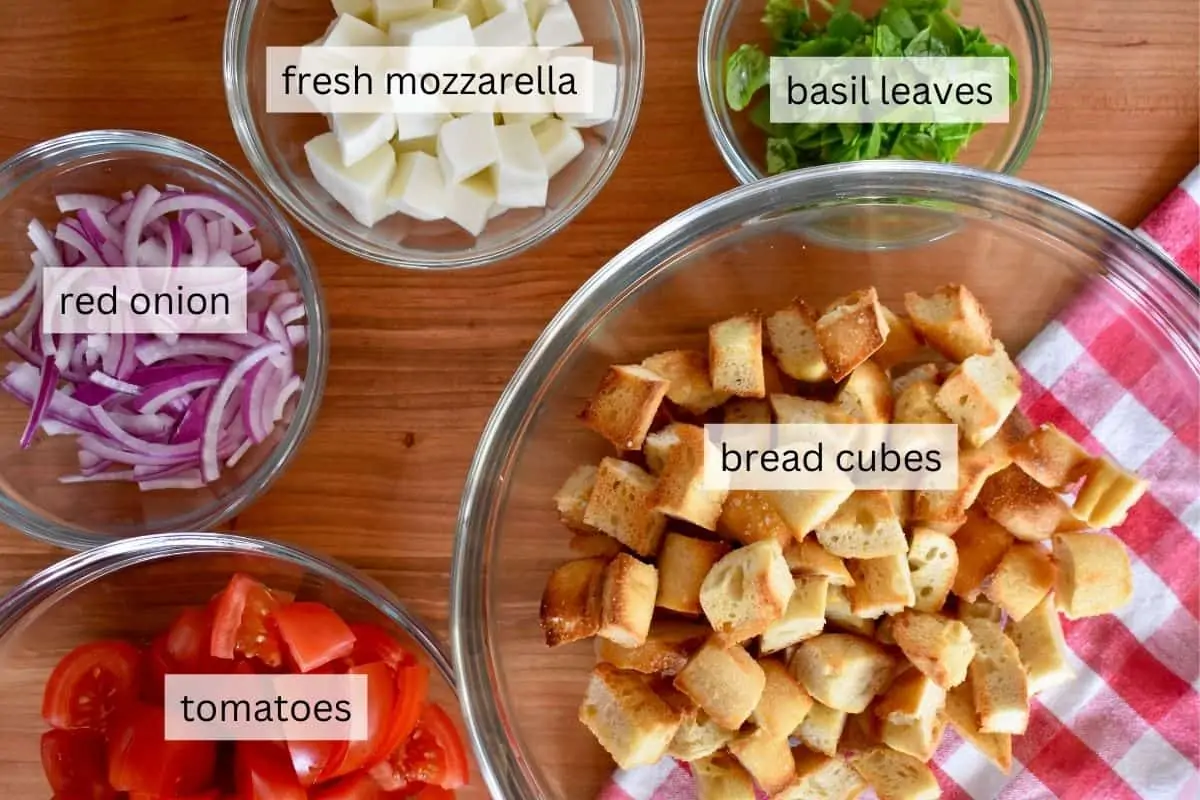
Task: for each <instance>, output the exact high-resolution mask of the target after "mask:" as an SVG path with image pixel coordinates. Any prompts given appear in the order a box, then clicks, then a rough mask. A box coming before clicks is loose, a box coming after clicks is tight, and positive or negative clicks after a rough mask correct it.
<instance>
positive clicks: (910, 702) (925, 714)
mask: <svg viewBox="0 0 1200 800" xmlns="http://www.w3.org/2000/svg"><path fill="white" fill-rule="evenodd" d="M945 703H946V690H945V689H943V688H942V687H941V686H938V685H937V683H936V682H934V680H933V679H932V678H930V677H929V676H928V675H926V674H925V673H923V672H921V671H920V670H917V669H909V670H906V671H905V672H904V673H903V674H902V675H900V676H899V677H898V678H896V680H894V681H892V685H891V686H890V687H888V690H887V692H886V693H885V694H884V695H883V697H881V698H880V699H879V702H878V703H876V704H875V715H876V716H877V717H879V718H880V719H882V720H884V721H885V722H893V723H896V724H898V725H907V724H910V723H913V722H919V721H920V720H932V719H934V718H935V717H937V715H938V714H939V713H941V710H942V706H943V705H945Z"/></svg>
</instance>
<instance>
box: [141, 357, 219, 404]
mask: <svg viewBox="0 0 1200 800" xmlns="http://www.w3.org/2000/svg"><path fill="white" fill-rule="evenodd" d="M226 371H227V370H225V369H222V368H220V367H213V368H212V369H207V370H206V369H203V368H200V369H197V370H196V371H195V372H194V373H193V374H192V376H190V377H187V378H177V379H175V380H171V381H163V382H162V383H156V384H153V385H151V386H148V387H146V389H145V391H144V392H143V393H142V395H141V396H140V397H138V398H137V399H136V400H134V401H133V403H132V404H131V405H130V407H131V408H132V409H133V410H134V411H138V412H141V413H143V414H154V413H156V412H158V411H159V410H160V409H162V408H163V406H165V405H167V404H168V403H171V402H173V401H175V400H177V399H179V398H181V397H184V396H190V395H192V394H194V393H195V392H198V391H200V390H201V389H207V388H208V387H209V386H216V385H217V384H218V383H220V382H221V378H222V377H224V375H225V373H226Z"/></svg>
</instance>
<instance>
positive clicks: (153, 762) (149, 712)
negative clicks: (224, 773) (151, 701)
mask: <svg viewBox="0 0 1200 800" xmlns="http://www.w3.org/2000/svg"><path fill="white" fill-rule="evenodd" d="M165 727H166V715H165V712H164V711H163V710H162V709H161V708H157V707H155V706H149V705H138V706H134V707H132V708H130V709H129V710H128V711H127V712H125V713H123V714H121V716H120V718H119V719H118V720H117V723H116V724H115V725H114V726H113V730H112V731H111V733H110V736H109V742H108V782H109V783H110V784H111V785H112V786H113V788H115V789H118V790H120V791H126V792H146V793H157V794H159V795H163V796H167V797H174V796H177V795H187V794H190V793H195V792H199V791H201V790H204V789H207V788H208V787H209V785H210V784H211V783H212V782H213V778H214V773H215V771H216V765H217V746H216V742H169V741H167V740H166V739H165V738H164V736H165V732H166V731H165Z"/></svg>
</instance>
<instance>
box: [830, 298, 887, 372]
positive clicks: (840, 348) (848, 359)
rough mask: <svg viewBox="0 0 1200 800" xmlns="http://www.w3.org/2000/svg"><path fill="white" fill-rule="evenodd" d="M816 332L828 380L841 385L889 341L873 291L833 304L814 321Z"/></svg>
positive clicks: (885, 321)
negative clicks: (831, 379) (844, 379)
mask: <svg viewBox="0 0 1200 800" xmlns="http://www.w3.org/2000/svg"><path fill="white" fill-rule="evenodd" d="M816 332H817V343H818V344H819V345H820V347H821V354H822V355H824V356H825V363H826V365H827V366H828V367H829V376H830V377H831V378H833V379H834V380H835V381H841V380H842V379H843V378H845V377H846V376H847V375H849V374H850V373H851V372H853V371H854V368H855V367H857V366H858V365H859V364H861V363H863V362H864V361H866V360H867V359H868V358H870V357H871V356H872V355H874V354H875V352H876V351H877V350H878V349H879V348H880V347H882V346H883V343H884V341H885V340H886V339H887V337H888V324H887V320H886V319H884V317H883V309H882V307H881V306H880V305H879V295H878V293H876V291H875V288H874V287H871V288H869V289H865V290H863V291H859V292H854V293H853V294H850V295H847V296H845V297H841V298H838V299H837V300H834V301H833V302H832V303H830V304H829V307H828V308H827V309H826V310H825V313H824V314H822V315H821V318H820V319H818V320H817V324H816Z"/></svg>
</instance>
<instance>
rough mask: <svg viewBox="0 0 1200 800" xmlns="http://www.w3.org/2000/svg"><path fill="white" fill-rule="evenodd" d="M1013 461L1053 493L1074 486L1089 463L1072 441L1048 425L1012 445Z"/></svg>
mask: <svg viewBox="0 0 1200 800" xmlns="http://www.w3.org/2000/svg"><path fill="white" fill-rule="evenodd" d="M1012 457H1013V461H1014V462H1015V463H1016V465H1017V466H1018V467H1020V468H1021V469H1022V470H1024V472H1025V474H1026V475H1029V476H1030V477H1031V478H1033V479H1034V480H1035V481H1037V482H1038V483H1040V484H1041V485H1042V486H1045V487H1047V488H1050V489H1054V490H1055V491H1062V490H1063V489H1066V488H1067V487H1068V486H1072V485H1074V484H1075V483H1076V482H1077V481H1078V480H1079V479H1080V478H1082V477H1083V476H1084V473H1085V472H1086V471H1087V469H1088V466H1089V464H1090V463H1091V460H1092V459H1091V456H1089V455H1088V454H1087V451H1086V450H1084V449H1083V448H1082V447H1080V446H1079V445H1078V444H1076V443H1075V440H1074V439H1072V438H1071V437H1070V436H1067V435H1066V434H1065V433H1063V432H1062V431H1060V430H1059V429H1058V428H1056V427H1054V426H1053V425H1051V424H1049V423H1046V424H1044V425H1042V426H1041V427H1040V428H1038V429H1037V430H1035V431H1034V432H1033V433H1031V434H1029V436H1027V437H1026V438H1025V439H1023V440H1021V441H1020V442H1018V443H1017V444H1016V445H1014V446H1013V448H1012Z"/></svg>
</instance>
